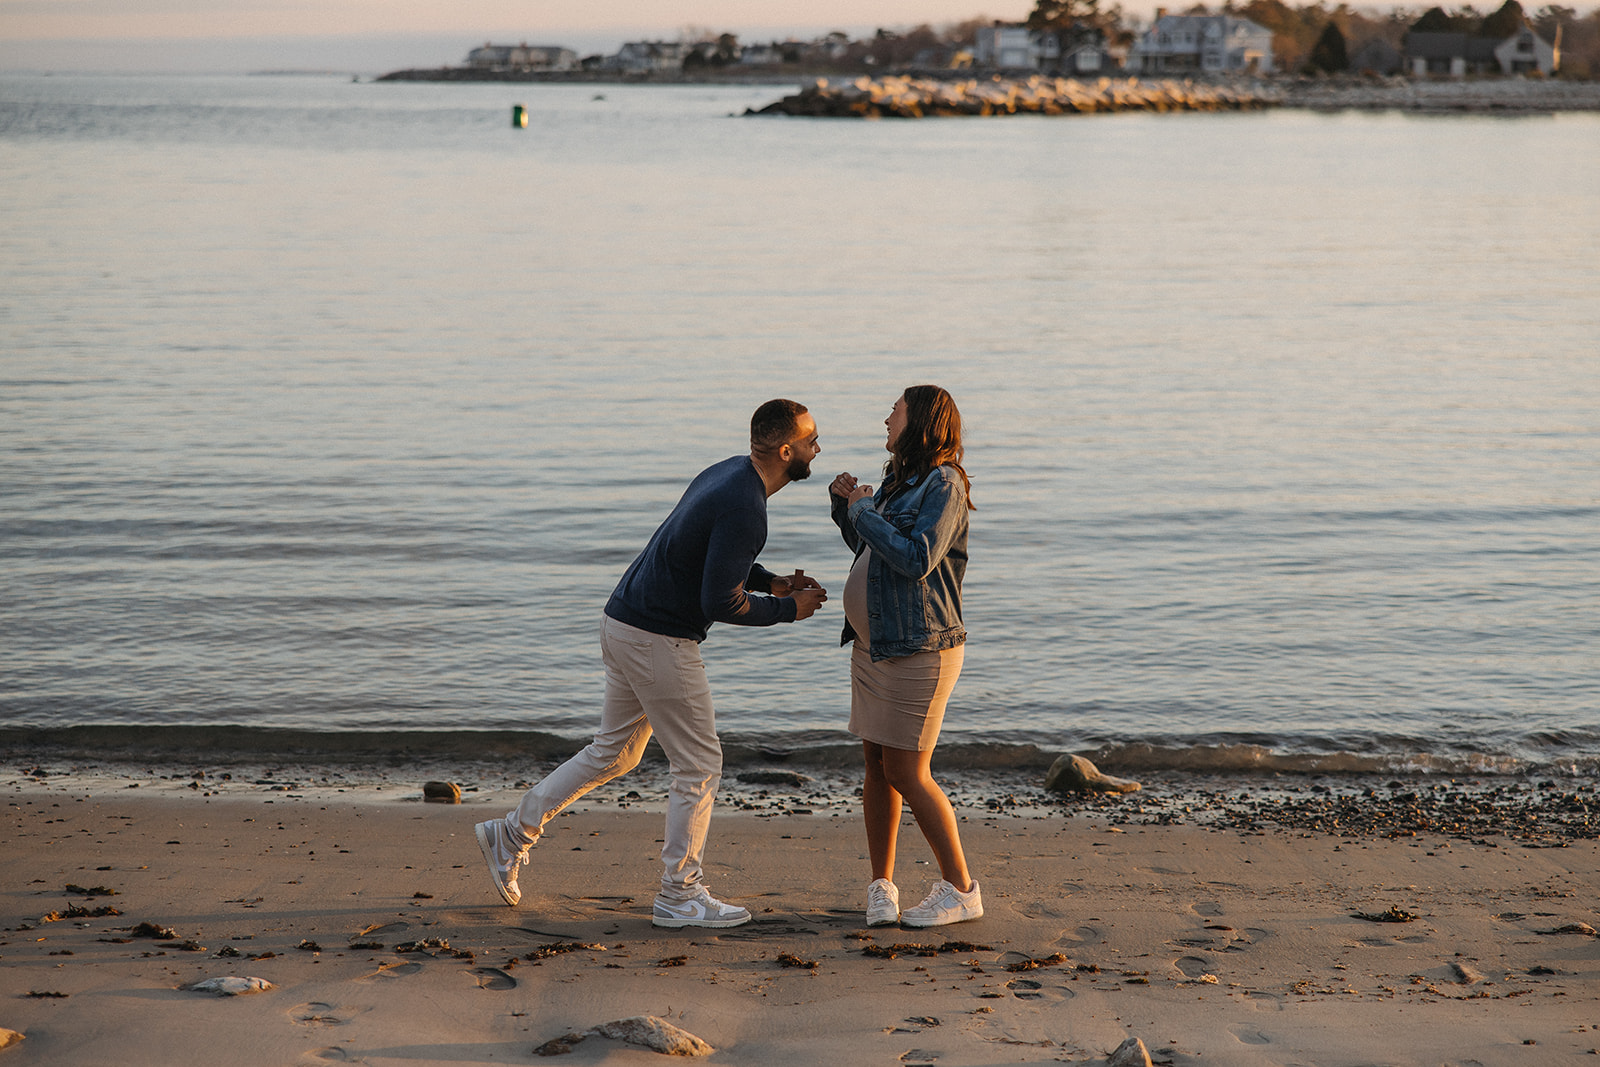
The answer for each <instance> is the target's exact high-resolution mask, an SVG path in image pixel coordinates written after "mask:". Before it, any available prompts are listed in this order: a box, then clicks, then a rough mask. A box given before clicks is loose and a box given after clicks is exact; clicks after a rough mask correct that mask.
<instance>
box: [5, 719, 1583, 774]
mask: <svg viewBox="0 0 1600 1067" xmlns="http://www.w3.org/2000/svg"><path fill="white" fill-rule="evenodd" d="M587 741H588V738H587V737H563V736H560V735H557V734H552V733H546V732H542V731H537V730H507V729H501V730H303V729H284V728H269V727H251V726H237V725H231V726H202V725H187V726H185V725H173V726H148V725H98V726H72V727H60V728H32V729H30V728H18V727H10V728H4V729H0V756H4V757H7V758H21V757H26V758H40V757H44V756H55V757H68V758H78V759H93V760H102V761H106V762H138V761H145V760H151V759H157V760H162V759H164V760H170V761H177V762H184V763H204V764H225V763H228V762H254V761H262V760H273V759H277V760H289V759H294V760H312V761H316V760H322V761H327V762H329V763H333V764H339V763H352V764H365V763H377V762H388V763H393V762H399V761H412V762H418V763H428V762H439V761H448V762H455V761H467V762H471V761H476V760H494V761H508V760H509V761H515V762H517V763H519V764H527V763H537V762H543V761H556V760H562V759H565V758H567V757H568V756H570V755H572V754H573V753H575V752H577V751H578V750H579V749H580V748H582V747H583V746H584V744H586V743H587ZM1352 747H1362V746H1352ZM723 752H724V764H725V766H726V767H727V768H728V769H729V770H730V771H732V770H734V769H737V768H741V767H772V766H786V767H793V768H806V769H818V770H840V769H847V768H851V767H855V766H857V765H859V763H860V761H861V743H860V741H858V740H857V739H855V738H854V737H851V736H850V735H848V734H846V733H843V732H841V731H832V730H829V731H808V732H804V733H796V734H789V735H783V736H765V737H761V736H738V735H733V736H725V737H724V738H723ZM1068 752H1072V753H1075V754H1077V755H1082V756H1086V757H1088V758H1089V759H1091V760H1093V761H1094V762H1095V764H1096V765H1097V766H1099V767H1100V768H1101V769H1102V770H1105V771H1108V772H1110V773H1113V774H1119V775H1131V776H1139V775H1149V774H1153V773H1163V772H1165V773H1174V774H1195V775H1215V774H1227V775H1235V776H1237V775H1263V776H1270V775H1278V774H1288V775H1351V776H1356V775H1383V774H1390V775H1429V776H1441V777H1453V776H1462V777H1467V776H1470V777H1501V776H1527V775H1535V774H1547V775H1551V776H1556V777H1569V776H1582V775H1594V774H1596V773H1600V755H1588V754H1565V753H1563V754H1561V755H1555V754H1551V755H1549V756H1547V757H1542V758H1541V757H1536V756H1527V755H1523V756H1513V755H1505V754H1493V753H1483V752H1452V753H1440V752H1427V751H1416V750H1404V749H1398V748H1396V749H1392V750H1388V751H1373V750H1366V751H1359V752H1358V751H1351V750H1350V748H1344V749H1340V750H1336V751H1316V752H1313V751H1285V750H1280V749H1274V748H1273V747H1271V746H1269V745H1265V744H1259V743H1250V742H1239V743H1215V744H1203V743H1188V744H1186V743H1181V742H1178V743H1167V744H1160V743H1152V742H1134V743H1124V744H1102V745H1099V746H1098V747H1095V746H1087V745H1086V746H1079V747H1074V748H1069V749H1052V748H1048V747H1044V746H1041V745H1039V744H1034V743H1028V742H970V741H963V740H960V739H956V738H952V739H951V740H950V741H949V742H948V743H946V744H943V745H940V746H939V749H938V752H937V754H936V755H935V765H936V766H937V767H939V768H943V769H946V770H950V771H985V772H988V771H1007V770H1010V771H1016V772H1018V773H1020V774H1024V775H1027V776H1028V777H1036V776H1039V775H1042V773H1043V772H1044V771H1046V770H1048V769H1049V767H1050V765H1051V764H1052V763H1053V762H1055V760H1056V759H1057V758H1059V757H1060V756H1062V755H1064V754H1067V753H1068ZM646 758H647V759H653V758H659V754H657V753H655V752H654V751H653V750H652V751H651V753H650V754H648V755H647V757H646Z"/></svg>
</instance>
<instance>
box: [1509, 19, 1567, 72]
mask: <svg viewBox="0 0 1600 1067" xmlns="http://www.w3.org/2000/svg"><path fill="white" fill-rule="evenodd" d="M1494 57H1495V59H1497V60H1499V61H1500V70H1501V72H1502V73H1504V74H1531V73H1532V72H1534V71H1538V72H1539V73H1540V74H1543V75H1545V76H1547V77H1548V76H1549V75H1551V74H1554V73H1555V72H1556V71H1557V70H1558V69H1559V68H1560V66H1561V29H1560V27H1557V28H1556V39H1555V43H1554V44H1552V43H1550V42H1549V41H1546V40H1545V39H1544V38H1543V37H1540V36H1539V35H1538V34H1537V33H1534V32H1533V27H1531V26H1528V25H1526V24H1524V25H1523V27H1522V29H1520V30H1518V31H1517V32H1516V33H1514V34H1512V35H1511V36H1510V37H1507V38H1506V39H1505V40H1503V41H1501V42H1500V43H1499V44H1497V45H1495V49H1494Z"/></svg>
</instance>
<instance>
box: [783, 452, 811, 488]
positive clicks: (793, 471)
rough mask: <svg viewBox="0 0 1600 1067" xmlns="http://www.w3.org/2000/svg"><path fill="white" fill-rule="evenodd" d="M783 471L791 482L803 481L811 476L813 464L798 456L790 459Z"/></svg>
mask: <svg viewBox="0 0 1600 1067" xmlns="http://www.w3.org/2000/svg"><path fill="white" fill-rule="evenodd" d="M783 473H784V477H786V478H788V479H789V480H790V481H791V482H803V481H805V480H806V479H807V478H809V477H811V464H809V463H807V462H805V461H804V460H802V459H801V458H800V457H799V456H796V457H795V458H794V459H791V460H790V461H789V465H788V466H787V467H785V468H784V469H783Z"/></svg>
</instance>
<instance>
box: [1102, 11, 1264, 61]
mask: <svg viewBox="0 0 1600 1067" xmlns="http://www.w3.org/2000/svg"><path fill="white" fill-rule="evenodd" d="M1125 69H1127V70H1129V71H1131V72H1134V73H1138V74H1164V73H1225V72H1228V71H1250V72H1253V73H1256V74H1270V73H1271V72H1272V69H1273V66H1272V31H1271V30H1269V29H1267V28H1266V27H1265V26H1261V25H1258V24H1257V23H1254V22H1251V21H1250V20H1249V19H1242V18H1239V17H1237V16H1235V15H1169V14H1167V13H1166V9H1165V8H1158V9H1157V11H1156V20H1155V21H1154V22H1152V23H1151V24H1150V28H1149V29H1148V30H1146V31H1145V32H1144V33H1142V34H1140V35H1139V37H1138V38H1137V39H1136V40H1135V41H1134V42H1133V47H1132V48H1131V49H1129V51H1128V61H1127V64H1126V68H1125Z"/></svg>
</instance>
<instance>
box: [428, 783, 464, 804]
mask: <svg viewBox="0 0 1600 1067" xmlns="http://www.w3.org/2000/svg"><path fill="white" fill-rule="evenodd" d="M422 799H423V800H425V801H427V802H428V803H429V804H459V803H461V787H460V786H459V785H456V784H455V783H454V782H424V783H423V784H422Z"/></svg>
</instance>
